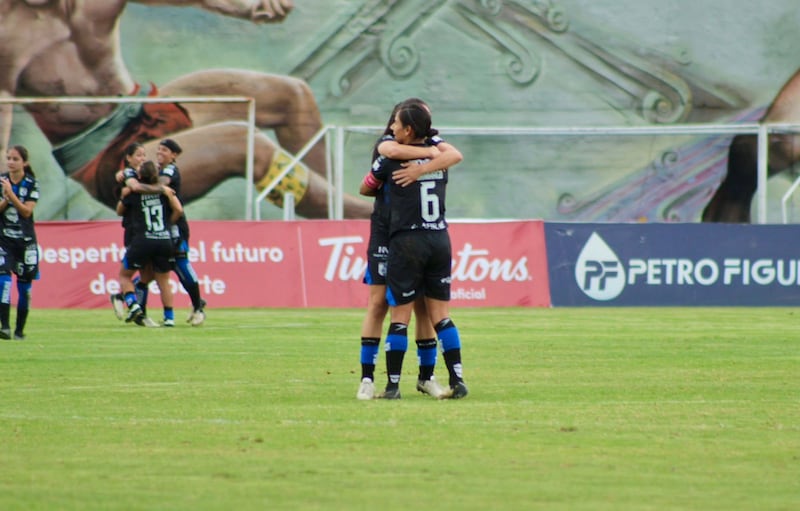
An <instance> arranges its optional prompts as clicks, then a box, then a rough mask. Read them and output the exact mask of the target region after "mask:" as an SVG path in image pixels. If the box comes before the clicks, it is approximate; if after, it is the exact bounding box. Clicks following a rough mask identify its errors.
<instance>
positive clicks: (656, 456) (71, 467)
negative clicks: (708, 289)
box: [0, 308, 800, 511]
mask: <svg viewBox="0 0 800 511" xmlns="http://www.w3.org/2000/svg"><path fill="white" fill-rule="evenodd" d="M178 312H179V316H178V319H179V320H182V319H183V316H184V315H185V311H178ZM452 316H453V319H454V321H455V323H456V325H457V326H458V327H459V329H460V332H461V337H462V343H463V360H464V371H465V378H466V381H467V384H468V385H469V389H470V395H469V396H468V397H467V398H466V399H464V400H460V401H435V400H433V399H431V398H428V397H426V396H423V395H421V394H419V393H417V392H416V391H415V390H414V384H415V380H416V363H417V362H416V356H415V354H414V352H413V350H412V351H410V352H409V355H408V356H407V357H406V364H405V370H404V375H403V381H402V382H401V388H402V392H403V399H402V400H400V401H386V402H384V401H380V400H375V401H371V402H361V401H357V400H356V399H355V392H356V389H357V387H358V382H359V377H360V370H359V363H358V355H359V331H360V325H361V320H362V318H363V311H362V310H354V309H346V310H328V309H323V310H318V309H306V310H297V309H263V310H262V309H258V310H256V309H247V310H242V309H224V310H215V309H209V310H208V320H207V323H206V324H205V325H204V326H202V327H200V328H191V327H189V326H187V325H186V324H185V323H183V324H179V326H177V327H176V328H173V329H164V328H161V329H145V328H139V327H135V326H133V325H125V324H123V323H122V322H119V321H117V320H116V318H114V316H113V314H112V312H111V310H110V309H109V310H102V311H100V310H97V311H78V310H76V311H67V310H35V309H34V310H33V311H32V313H31V317H30V320H29V326H28V329H27V330H28V331H27V334H28V339H27V340H25V341H0V509H2V510H4V511H13V510H25V511H32V510H48V511H51V510H81V511H87V510H103V511H109V510H126V511H127V510H192V511H197V510H213V509H223V510H226V511H233V510H237V511H238V510H271V511H274V510H304V511H307V510H362V509H363V510H376V511H378V510H380V511H393V510H412V511H413V510H423V509H430V510H433V511H441V510H451V509H457V510H481V511H485V510H548V511H553V510H555V511H558V510H565V511H566V510H570V511H574V510H587V511H589V510H591V511H603V510H609V511H610V510H614V511H618V510H629V509H630V510H653V511H668V510H703V511H707V510H724V511H731V510H748V511H752V510H762V511H763V510H794V509H800V316H798V314H797V313H796V310H794V309H790V308H626V309H618V308H574V309H573V308H565V309H516V308H509V309H455V310H453V313H452ZM411 344H412V346H413V341H412V342H411ZM439 362H440V364H439V366H438V368H437V374H438V375H439V379H440V380H441V381H446V369H445V368H444V366H443V361H442V359H441V357H439ZM384 367H385V366H384V362H383V353H382V352H381V359H380V362H379V366H378V382H377V383H378V386H379V387H380V386H382V385H383V383H384V379H385V372H384Z"/></svg>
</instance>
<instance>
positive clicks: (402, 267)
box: [386, 231, 453, 305]
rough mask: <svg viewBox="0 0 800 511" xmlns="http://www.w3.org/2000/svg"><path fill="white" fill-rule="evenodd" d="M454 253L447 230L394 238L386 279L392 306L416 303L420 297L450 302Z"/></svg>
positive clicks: (387, 294) (408, 233)
mask: <svg viewBox="0 0 800 511" xmlns="http://www.w3.org/2000/svg"><path fill="white" fill-rule="evenodd" d="M451 251H452V249H451V247H450V235H449V234H448V232H447V231H404V232H399V233H397V234H395V235H394V236H392V238H391V241H390V242H389V261H388V264H387V277H386V285H387V286H388V289H387V292H386V299H387V301H388V302H389V305H403V304H406V303H409V302H413V301H414V300H415V299H416V298H417V297H418V296H426V297H428V298H434V299H436V300H443V301H448V300H450V279H451V277H450V272H451V265H452V261H453V258H452V252H451Z"/></svg>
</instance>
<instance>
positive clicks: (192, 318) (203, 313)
mask: <svg viewBox="0 0 800 511" xmlns="http://www.w3.org/2000/svg"><path fill="white" fill-rule="evenodd" d="M205 308H206V301H205V300H203V299H202V298H201V299H200V307H198V308H196V309H194V310H193V311H192V312H190V313H189V317H188V318H186V322H187V323H189V324H191V325H193V326H197V325H195V324H194V323H192V321H193V320H194V316H195V314H197V313H198V312H200V313H202V316H203V319H202V320H200V323H198V324H202V323H203V321H205V319H206V314H205V312H204V309H205Z"/></svg>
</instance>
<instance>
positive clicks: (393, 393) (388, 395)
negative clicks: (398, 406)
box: [375, 387, 400, 399]
mask: <svg viewBox="0 0 800 511" xmlns="http://www.w3.org/2000/svg"><path fill="white" fill-rule="evenodd" d="M375 397H376V398H378V399H400V387H395V388H393V389H390V388H388V387H387V388H386V390H384V391H383V392H381V393H380V394H378V395H377V396H375Z"/></svg>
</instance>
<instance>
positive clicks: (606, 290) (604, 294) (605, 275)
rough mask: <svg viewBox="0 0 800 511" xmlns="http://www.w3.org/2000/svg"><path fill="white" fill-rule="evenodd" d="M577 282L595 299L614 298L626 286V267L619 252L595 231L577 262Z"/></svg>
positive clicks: (587, 294) (605, 299)
mask: <svg viewBox="0 0 800 511" xmlns="http://www.w3.org/2000/svg"><path fill="white" fill-rule="evenodd" d="M575 282H577V283H578V287H579V288H581V290H582V291H583V292H584V293H586V296H588V297H589V298H592V299H594V300H599V301H608V300H613V299H614V298H616V297H617V296H619V294H620V293H622V290H623V289H624V288H625V269H624V268H623V267H622V263H621V262H620V260H619V258H618V257H617V254H615V253H614V251H613V250H611V247H609V246H608V245H607V244H606V242H605V241H603V238H601V237H600V236H599V235H598V234H597V233H596V232H593V233H592V235H591V236H589V239H588V240H587V241H586V245H584V246H583V249H582V250H581V253H580V255H579V256H578V261H577V263H576V264H575Z"/></svg>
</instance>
